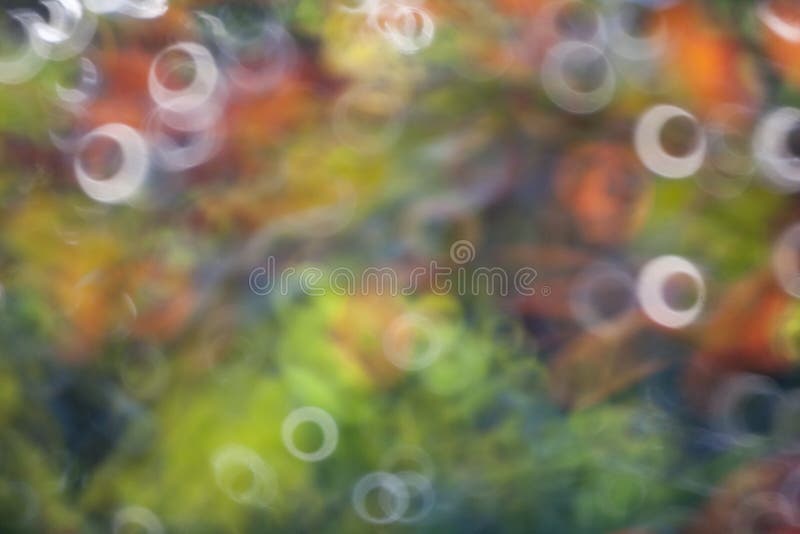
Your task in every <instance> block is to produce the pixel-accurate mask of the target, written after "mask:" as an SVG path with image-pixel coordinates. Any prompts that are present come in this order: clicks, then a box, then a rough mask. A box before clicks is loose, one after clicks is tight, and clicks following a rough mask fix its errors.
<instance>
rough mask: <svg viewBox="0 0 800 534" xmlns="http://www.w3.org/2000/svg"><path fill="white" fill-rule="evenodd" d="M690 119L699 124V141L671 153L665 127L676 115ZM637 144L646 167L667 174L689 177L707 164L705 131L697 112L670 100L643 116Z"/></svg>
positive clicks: (676, 117) (640, 157) (669, 176)
mask: <svg viewBox="0 0 800 534" xmlns="http://www.w3.org/2000/svg"><path fill="white" fill-rule="evenodd" d="M680 118H685V119H689V120H690V121H691V122H692V123H693V124H694V125H695V127H696V130H697V141H696V143H695V145H694V147H693V148H692V150H691V151H689V152H688V153H687V154H684V155H680V156H675V155H672V154H669V153H668V152H667V151H666V149H665V148H664V146H663V143H662V141H661V133H662V129H663V128H664V127H665V126H666V124H667V123H668V122H669V121H670V120H672V119H680ZM633 143H634V148H635V149H636V153H637V154H638V155H639V159H640V160H641V162H642V163H643V164H644V166H645V167H647V168H648V169H650V170H651V171H652V172H654V173H656V174H658V175H661V176H663V177H665V178H686V177H688V176H691V175H693V174H694V173H696V172H697V171H698V170H700V167H702V166H703V162H704V161H705V157H706V151H707V140H706V137H705V132H704V131H703V128H702V127H701V125H700V123H699V122H698V121H697V119H696V118H695V116H694V115H692V114H691V113H689V112H688V111H686V110H684V109H682V108H679V107H678V106H673V105H670V104H659V105H656V106H653V107H652V108H650V109H648V110H647V111H645V112H644V114H642V116H641V117H639V120H638V121H637V123H636V129H635V131H634V136H633Z"/></svg>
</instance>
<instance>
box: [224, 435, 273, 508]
mask: <svg viewBox="0 0 800 534" xmlns="http://www.w3.org/2000/svg"><path fill="white" fill-rule="evenodd" d="M211 467H212V469H213V472H214V478H215V480H216V482H217V485H218V486H219V488H220V489H221V490H222V491H223V492H224V493H225V494H226V495H227V496H228V497H230V499H231V500H233V501H235V502H238V503H240V504H246V505H249V506H255V507H259V508H266V507H268V506H269V505H270V504H271V503H272V502H273V501H274V500H275V498H276V497H277V493H278V484H277V480H276V477H275V473H274V472H273V470H272V468H271V467H270V466H269V465H268V464H267V463H266V462H265V461H264V460H263V459H262V458H261V456H259V455H258V454H257V453H256V452H255V451H253V450H252V449H249V448H247V447H244V446H241V445H228V446H226V447H223V448H222V449H220V450H219V451H217V452H216V453H215V454H214V456H213V457H212V459H211ZM242 469H244V470H247V471H249V472H250V474H251V475H252V477H251V480H252V483H251V485H250V487H248V488H246V489H245V490H241V489H240V488H238V487H234V481H235V479H236V475H237V470H242ZM239 473H241V471H239Z"/></svg>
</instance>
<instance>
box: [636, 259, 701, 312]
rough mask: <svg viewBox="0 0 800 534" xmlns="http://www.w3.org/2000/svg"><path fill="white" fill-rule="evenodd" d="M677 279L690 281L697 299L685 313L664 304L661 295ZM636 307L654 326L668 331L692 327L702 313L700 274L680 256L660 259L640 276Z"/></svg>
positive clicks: (666, 303) (652, 261) (651, 262)
mask: <svg viewBox="0 0 800 534" xmlns="http://www.w3.org/2000/svg"><path fill="white" fill-rule="evenodd" d="M676 275H685V276H687V277H689V279H691V281H692V283H693V285H694V287H695V290H696V298H695V301H694V304H692V305H691V306H690V307H688V308H686V309H676V308H675V307H674V306H672V305H670V304H669V303H668V302H667V299H666V295H665V294H664V291H665V287H666V284H667V283H668V282H669V280H670V278H672V277H673V276H676ZM636 294H637V296H638V298H639V305H640V306H641V308H642V310H643V311H644V313H645V314H646V315H647V316H648V317H649V318H650V319H651V320H653V321H654V322H656V323H658V324H660V325H662V326H666V327H667V328H683V327H685V326H687V325H689V324H691V323H693V322H694V321H695V320H696V319H697V317H698V316H699V315H700V313H701V312H702V310H703V303H704V301H705V294H706V286H705V282H704V281H703V276H702V274H701V273H700V270H699V269H698V268H697V267H696V266H695V265H694V264H693V263H691V262H690V261H689V260H687V259H685V258H682V257H680V256H674V255H666V256H659V257H658V258H655V259H652V260H650V261H649V262H647V263H646V264H645V265H644V266H643V267H642V269H641V271H640V272H639V278H638V281H637V284H636Z"/></svg>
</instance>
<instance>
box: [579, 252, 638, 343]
mask: <svg viewBox="0 0 800 534" xmlns="http://www.w3.org/2000/svg"><path fill="white" fill-rule="evenodd" d="M603 290H612V291H615V292H617V293H622V294H624V296H623V298H624V302H622V303H621V304H622V306H620V307H618V309H616V310H612V311H611V313H610V314H609V313H608V312H604V311H603V310H601V309H600V304H603V303H608V302H610V298H605V299H603V300H602V301H598V295H597V293H598V292H601V291H603ZM600 296H605V297H608V295H607V294H605V293H603V294H602V295H600ZM569 305H570V309H571V310H572V314H573V315H574V316H575V319H577V321H578V322H579V323H580V324H581V325H582V326H583V327H584V328H585V329H587V330H589V331H591V332H594V333H596V334H599V335H602V336H611V335H614V334H615V333H616V332H617V331H618V330H619V327H620V320H621V319H623V318H624V317H627V316H629V315H630V314H631V313H632V312H633V311H634V310H635V309H636V305H637V299H636V280H635V279H634V277H633V276H632V275H631V274H630V273H628V272H626V271H625V270H623V269H622V268H620V267H618V266H616V265H614V264H611V263H607V262H600V263H595V264H592V265H590V266H589V267H588V268H586V269H585V270H584V271H582V272H581V273H580V274H579V275H578V276H577V277H576V279H575V281H574V282H573V283H572V288H571V290H570V294H569Z"/></svg>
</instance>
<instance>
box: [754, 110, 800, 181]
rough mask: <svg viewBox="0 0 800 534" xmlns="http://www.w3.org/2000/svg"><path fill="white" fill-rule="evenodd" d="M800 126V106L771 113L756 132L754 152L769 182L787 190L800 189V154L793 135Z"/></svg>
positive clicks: (761, 121)
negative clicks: (799, 154) (795, 148)
mask: <svg viewBox="0 0 800 534" xmlns="http://www.w3.org/2000/svg"><path fill="white" fill-rule="evenodd" d="M798 128H800V109H797V108H793V107H782V108H778V109H774V110H772V111H770V112H769V113H767V114H766V115H765V116H764V117H762V118H761V120H760V121H759V123H758V126H757V127H756V131H755V134H754V135H753V155H754V157H755V159H756V163H757V164H758V168H759V169H760V170H761V174H762V176H763V177H764V179H765V180H766V181H767V183H768V184H770V185H772V186H774V187H775V188H776V189H778V190H780V191H785V192H794V191H798V190H800V158H799V157H798V154H794V153H792V152H791V151H790V149H791V146H790V136H791V135H792V134H793V132H795V131H796V130H797V129H798Z"/></svg>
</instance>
